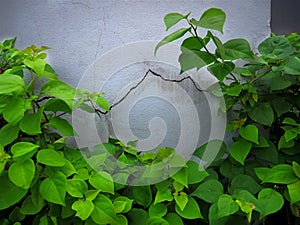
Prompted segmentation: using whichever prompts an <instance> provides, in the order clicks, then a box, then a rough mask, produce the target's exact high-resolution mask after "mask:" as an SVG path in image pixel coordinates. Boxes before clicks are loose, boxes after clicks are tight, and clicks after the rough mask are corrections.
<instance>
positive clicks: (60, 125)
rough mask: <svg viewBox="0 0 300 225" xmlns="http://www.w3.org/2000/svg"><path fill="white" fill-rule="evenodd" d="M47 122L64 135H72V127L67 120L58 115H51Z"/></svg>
mask: <svg viewBox="0 0 300 225" xmlns="http://www.w3.org/2000/svg"><path fill="white" fill-rule="evenodd" d="M48 124H49V125H50V126H52V127H53V128H55V129H57V130H58V131H60V132H61V133H62V134H63V135H65V136H74V130H73V127H72V126H71V125H70V124H69V122H68V121H67V120H65V119H63V118H60V117H58V116H56V117H53V118H51V119H50V121H49V123H48Z"/></svg>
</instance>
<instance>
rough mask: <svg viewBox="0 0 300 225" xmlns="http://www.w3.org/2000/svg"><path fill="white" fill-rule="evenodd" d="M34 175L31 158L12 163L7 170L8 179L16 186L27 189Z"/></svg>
mask: <svg viewBox="0 0 300 225" xmlns="http://www.w3.org/2000/svg"><path fill="white" fill-rule="evenodd" d="M34 175H35V165H34V162H33V160H32V159H26V160H23V161H19V162H15V163H13V164H12V165H11V166H10V167H9V170H8V177H9V179H10V180H11V181H12V182H13V183H14V184H15V185H17V186H18V187H21V188H24V189H28V188H29V187H30V185H31V182H32V180H33V178H34Z"/></svg>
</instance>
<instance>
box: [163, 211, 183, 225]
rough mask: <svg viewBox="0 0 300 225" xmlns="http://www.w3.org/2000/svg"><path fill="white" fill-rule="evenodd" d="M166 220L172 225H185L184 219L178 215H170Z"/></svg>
mask: <svg viewBox="0 0 300 225" xmlns="http://www.w3.org/2000/svg"><path fill="white" fill-rule="evenodd" d="M164 219H165V220H166V221H168V223H169V224H170V225H173V224H174V225H175V224H176V225H184V224H183V222H182V219H181V218H180V216H178V215H177V214H176V213H168V214H167V215H166V216H165V217H164Z"/></svg>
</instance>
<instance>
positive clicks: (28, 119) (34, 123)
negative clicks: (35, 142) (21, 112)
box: [20, 108, 43, 135]
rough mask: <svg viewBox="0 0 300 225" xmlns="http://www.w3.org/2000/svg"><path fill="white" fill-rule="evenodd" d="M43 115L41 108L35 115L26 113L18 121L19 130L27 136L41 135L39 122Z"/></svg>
mask: <svg viewBox="0 0 300 225" xmlns="http://www.w3.org/2000/svg"><path fill="white" fill-rule="evenodd" d="M42 115H43V108H40V109H39V110H38V112H37V113H28V114H26V115H25V116H24V118H23V119H22V120H21V121H20V130H22V131H23V132H24V133H26V134H29V135H36V134H40V133H42V131H41V120H42Z"/></svg>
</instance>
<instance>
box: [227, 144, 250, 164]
mask: <svg viewBox="0 0 300 225" xmlns="http://www.w3.org/2000/svg"><path fill="white" fill-rule="evenodd" d="M251 148H252V144H251V142H249V141H246V140H244V139H240V140H238V141H236V142H234V143H233V144H232V145H231V146H230V155H231V156H232V157H233V158H234V159H235V160H236V161H238V162H239V163H241V164H242V165H244V161H245V159H246V158H247V156H248V154H249V152H250V150H251Z"/></svg>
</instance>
